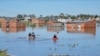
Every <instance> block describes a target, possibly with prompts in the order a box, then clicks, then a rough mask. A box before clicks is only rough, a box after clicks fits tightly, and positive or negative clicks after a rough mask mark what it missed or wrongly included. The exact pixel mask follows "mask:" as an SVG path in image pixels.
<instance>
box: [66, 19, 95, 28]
mask: <svg viewBox="0 0 100 56" xmlns="http://www.w3.org/2000/svg"><path fill="white" fill-rule="evenodd" d="M66 26H67V27H66V28H72V29H73V28H78V29H82V28H95V27H96V20H90V21H71V22H67V23H66Z"/></svg>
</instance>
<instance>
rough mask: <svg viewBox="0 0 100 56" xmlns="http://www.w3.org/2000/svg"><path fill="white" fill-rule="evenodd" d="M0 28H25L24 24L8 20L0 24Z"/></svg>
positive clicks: (15, 20)
mask: <svg viewBox="0 0 100 56" xmlns="http://www.w3.org/2000/svg"><path fill="white" fill-rule="evenodd" d="M1 27H2V28H23V27H26V26H25V24H24V23H22V22H19V21H18V20H17V19H8V20H5V21H4V22H2V23H1Z"/></svg>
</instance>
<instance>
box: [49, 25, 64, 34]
mask: <svg viewBox="0 0 100 56" xmlns="http://www.w3.org/2000/svg"><path fill="white" fill-rule="evenodd" d="M62 30H64V25H63V24H61V23H55V24H53V25H50V24H49V25H48V26H47V31H48V32H57V33H58V32H60V31H62Z"/></svg>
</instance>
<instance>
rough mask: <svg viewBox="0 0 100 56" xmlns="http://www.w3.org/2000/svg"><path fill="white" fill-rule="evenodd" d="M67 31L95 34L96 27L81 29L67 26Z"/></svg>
mask: <svg viewBox="0 0 100 56" xmlns="http://www.w3.org/2000/svg"><path fill="white" fill-rule="evenodd" d="M67 32H68V33H89V34H93V35H95V34H96V28H83V29H78V28H67Z"/></svg>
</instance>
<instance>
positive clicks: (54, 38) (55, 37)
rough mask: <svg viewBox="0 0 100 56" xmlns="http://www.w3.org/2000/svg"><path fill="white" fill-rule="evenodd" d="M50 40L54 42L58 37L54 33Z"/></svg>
mask: <svg viewBox="0 0 100 56" xmlns="http://www.w3.org/2000/svg"><path fill="white" fill-rule="evenodd" d="M52 40H53V41H54V42H56V41H57V40H58V37H57V36H56V35H55V34H54V36H53V38H52Z"/></svg>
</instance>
